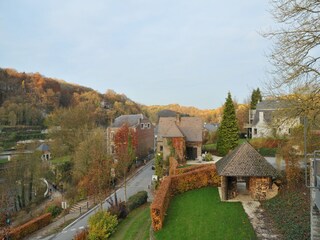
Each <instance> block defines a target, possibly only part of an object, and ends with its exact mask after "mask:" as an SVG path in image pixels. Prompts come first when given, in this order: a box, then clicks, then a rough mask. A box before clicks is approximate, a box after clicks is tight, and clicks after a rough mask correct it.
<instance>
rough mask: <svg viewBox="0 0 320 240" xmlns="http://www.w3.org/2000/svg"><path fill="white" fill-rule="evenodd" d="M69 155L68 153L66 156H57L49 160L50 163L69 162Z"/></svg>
mask: <svg viewBox="0 0 320 240" xmlns="http://www.w3.org/2000/svg"><path fill="white" fill-rule="evenodd" d="M70 160H71V157H70V156H69V155H67V156H63V157H59V158H54V159H52V160H51V163H52V164H61V163H65V162H70Z"/></svg>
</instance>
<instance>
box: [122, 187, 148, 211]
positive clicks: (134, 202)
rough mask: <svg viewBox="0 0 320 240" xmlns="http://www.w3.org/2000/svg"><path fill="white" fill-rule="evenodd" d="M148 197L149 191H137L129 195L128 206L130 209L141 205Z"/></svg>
mask: <svg viewBox="0 0 320 240" xmlns="http://www.w3.org/2000/svg"><path fill="white" fill-rule="evenodd" d="M147 199H148V193H147V192H146V191H140V192H137V193H136V194H135V195H133V196H131V197H129V199H128V201H127V208H128V210H129V211H132V210H133V209H135V208H137V207H140V206H141V205H143V204H145V203H146V202H147Z"/></svg>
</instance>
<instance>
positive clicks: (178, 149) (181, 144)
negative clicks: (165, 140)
mask: <svg viewBox="0 0 320 240" xmlns="http://www.w3.org/2000/svg"><path fill="white" fill-rule="evenodd" d="M185 146H186V145H185V140H184V138H182V137H174V138H172V147H173V148H174V150H175V155H176V157H177V158H178V159H179V160H181V161H182V160H183V159H184V152H185Z"/></svg>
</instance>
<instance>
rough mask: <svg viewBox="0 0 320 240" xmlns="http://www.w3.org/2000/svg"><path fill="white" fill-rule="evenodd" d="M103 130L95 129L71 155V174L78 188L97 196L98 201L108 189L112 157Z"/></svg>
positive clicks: (87, 193)
mask: <svg viewBox="0 0 320 240" xmlns="http://www.w3.org/2000/svg"><path fill="white" fill-rule="evenodd" d="M106 146H107V141H106V138H105V132H104V130H103V129H101V128H97V129H95V130H94V131H93V132H92V133H90V134H89V136H88V137H87V138H86V139H85V140H84V141H83V142H81V143H80V144H79V146H78V147H77V149H76V151H75V154H74V156H73V161H74V169H73V175H74V177H75V180H76V181H77V183H78V184H77V185H78V187H79V189H80V190H82V191H85V194H86V195H93V196H95V197H98V200H99V201H100V203H101V202H102V201H103V199H104V198H105V196H106V194H107V191H108V190H109V189H110V182H111V167H112V158H111V157H110V156H109V155H108V154H107V148H106Z"/></svg>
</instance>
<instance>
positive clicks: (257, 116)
mask: <svg viewBox="0 0 320 240" xmlns="http://www.w3.org/2000/svg"><path fill="white" fill-rule="evenodd" d="M286 108H288V105H287V104H286V102H284V101H279V100H264V101H262V102H259V103H258V104H257V107H256V109H254V110H249V123H248V124H247V125H246V126H245V128H247V134H248V138H264V137H275V136H284V135H290V133H291V129H292V128H294V127H296V126H298V125H300V123H301V122H300V118H299V117H295V118H293V117H288V116H285V114H284V113H283V112H284V111H283V110H285V109H286Z"/></svg>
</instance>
